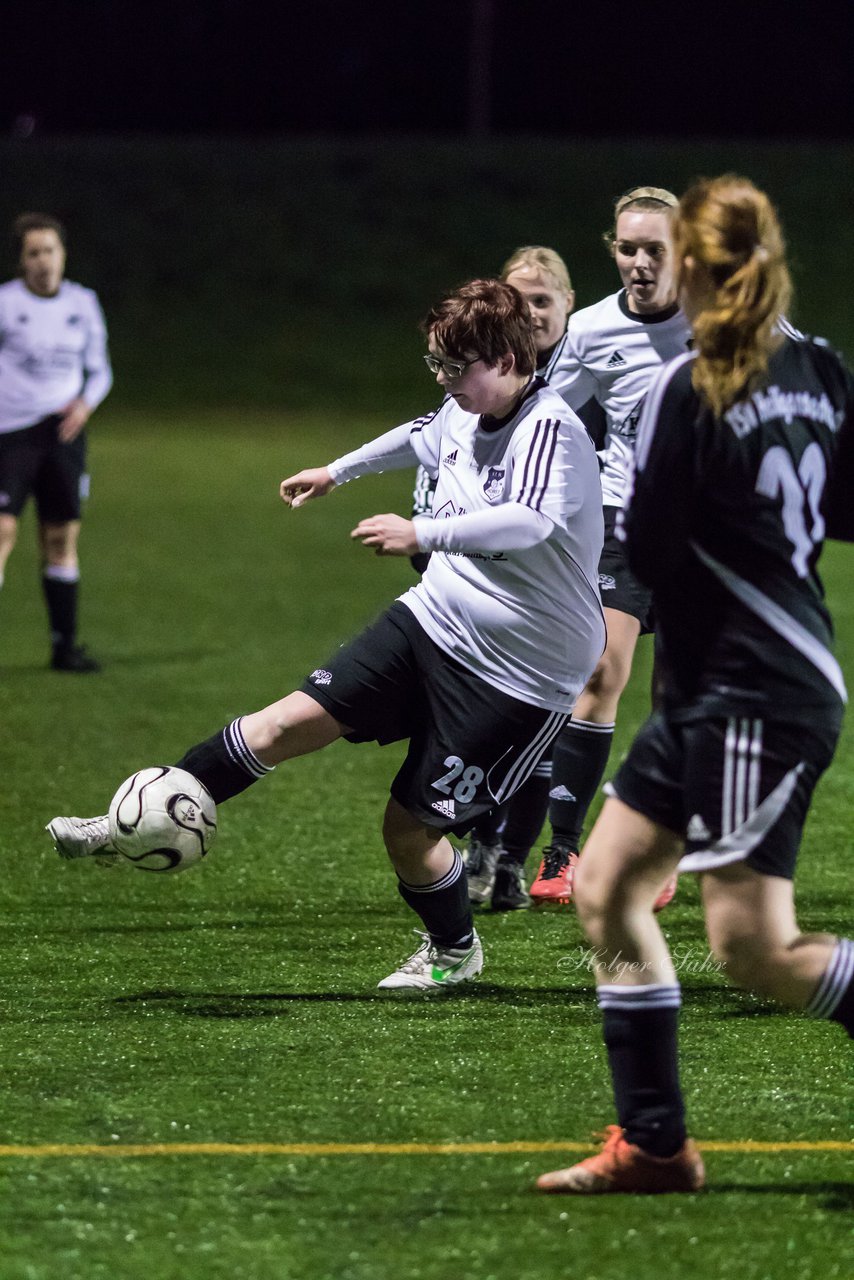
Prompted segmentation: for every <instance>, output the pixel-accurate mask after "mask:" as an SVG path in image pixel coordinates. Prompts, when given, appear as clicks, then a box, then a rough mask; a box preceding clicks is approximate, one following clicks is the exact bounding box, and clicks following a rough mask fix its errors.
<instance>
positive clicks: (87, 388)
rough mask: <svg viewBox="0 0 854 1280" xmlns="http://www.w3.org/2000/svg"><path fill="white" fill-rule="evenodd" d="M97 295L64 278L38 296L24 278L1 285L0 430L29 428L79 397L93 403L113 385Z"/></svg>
mask: <svg viewBox="0 0 854 1280" xmlns="http://www.w3.org/2000/svg"><path fill="white" fill-rule="evenodd" d="M112 381H113V376H112V371H111V368H110V359H109V355H108V354H107V329H106V325H105V323H104V315H103V312H102V311H101V307H100V304H99V302H98V298H97V296H96V294H95V293H94V292H93V291H92V290H91V289H86V288H84V287H83V285H80V284H74V283H73V281H71V280H63V282H62V284H61V285H60V287H59V290H58V291H57V293H55V294H54V295H53V296H52V297H49V298H42V297H40V296H39V295H38V294H35V293H32V292H31V291H30V290H29V289H28V288H27V286H26V285H25V284H24V282H23V280H10V281H8V282H7V283H6V284H4V285H0V433H5V432H8V431H20V430H21V429H22V428H23V427H32V426H34V425H35V424H36V423H37V422H40V421H41V420H42V419H43V418H46V417H48V416H49V415H50V414H52V413H58V412H59V411H60V410H61V409H64V408H65V406H66V405H67V404H69V403H70V402H71V401H72V400H74V399H76V397H77V396H82V397H83V399H84V400H85V401H86V403H87V404H88V405H89V407H90V409H94V408H96V407H97V406H98V405H99V404H100V403H101V401H102V400H103V399H104V397H105V396H106V394H107V392H108V391H109V390H110V387H111V386H112Z"/></svg>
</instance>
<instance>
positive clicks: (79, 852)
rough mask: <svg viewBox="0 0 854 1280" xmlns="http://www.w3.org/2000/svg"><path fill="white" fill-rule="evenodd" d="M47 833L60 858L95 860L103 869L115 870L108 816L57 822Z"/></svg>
mask: <svg viewBox="0 0 854 1280" xmlns="http://www.w3.org/2000/svg"><path fill="white" fill-rule="evenodd" d="M45 831H47V832H49V834H50V836H51V838H52V840H53V843H54V846H55V847H56V852H57V853H58V854H59V856H60V858H96V859H97V860H98V863H99V865H100V866H112V865H114V864H115V863H116V862H117V861H118V858H119V854H118V852H117V850H115V849H114V848H113V846H112V844H111V842H110V823H109V819H108V818H107V815H106V814H104V815H103V816H102V817H100V818H54V819H53V821H52V822H49V823H48V824H47V826H46V827H45Z"/></svg>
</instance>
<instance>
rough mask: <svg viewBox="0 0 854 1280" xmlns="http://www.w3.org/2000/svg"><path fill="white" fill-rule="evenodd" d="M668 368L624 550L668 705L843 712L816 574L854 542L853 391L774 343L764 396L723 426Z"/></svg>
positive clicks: (650, 402)
mask: <svg viewBox="0 0 854 1280" xmlns="http://www.w3.org/2000/svg"><path fill="white" fill-rule="evenodd" d="M695 358H696V357H695V356H694V355H692V354H688V355H685V356H681V357H679V358H678V359H676V360H673V361H671V362H670V364H668V365H666V366H665V367H664V368H663V369H662V370H661V372H660V373H659V374H658V376H657V377H656V379H655V380H654V382H653V383H652V385H651V387H650V391H649V395H648V398H647V403H646V406H645V408H644V412H643V415H642V418H641V423H640V428H639V436H638V446H637V454H636V460H635V474H634V478H633V489H632V493H631V498H630V503H629V506H628V509H627V511H626V512H625V514H624V520H623V525H622V537H623V539H624V541H625V545H626V552H627V556H628V559H629V563H630V565H631V567H632V569H633V570H634V572H635V573H636V574H637V576H638V577H639V578H640V579H641V581H642V582H645V583H646V584H647V585H648V586H650V587H651V588H652V589H653V593H654V600H655V611H656V618H657V628H658V636H659V644H660V648H661V656H662V669H663V673H664V682H665V689H664V706H665V709H666V710H667V711H668V713H669V714H671V715H673V716H674V717H675V718H679V719H683V720H686V719H695V718H698V717H700V716H704V715H708V714H733V713H745V714H756V715H761V716H764V717H765V718H766V719H783V720H788V721H793V722H795V723H805V724H806V723H814V721H815V719H816V716H817V715H821V714H824V715H825V716H827V715H829V716H830V717H831V718H833V717H834V715H839V714H840V713H841V709H842V705H843V703H844V702H845V699H846V693H845V685H844V681H843V677H842V672H841V670H840V668H839V664H838V663H837V661H836V659H835V657H834V656H833V630H832V624H831V620H830V615H829V613H828V610H827V608H826V606H825V603H824V593H823V588H822V584H821V580H820V578H819V576H818V573H817V568H816V566H817V562H818V558H819V555H820V552H821V548H822V544H823V541H824V538H825V537H834V538H841V539H844V540H846V541H854V500H852V496H853V495H854V380H852V377H851V374H850V373H849V372H848V370H847V369H846V368H845V366H844V365H843V363H842V361H841V360H840V359H839V357H838V356H836V355H835V354H834V353H833V352H832V351H830V350H829V349H828V348H827V347H826V346H825V345H824V344H822V343H818V342H815V341H811V340H807V339H802V338H796V337H792V336H788V335H787V336H785V337H784V339H783V341H782V344H781V345H780V347H779V348H778V349H777V350H776V351H775V353H774V354H773V355H772V357H771V360H770V363H769V368H768V372H767V376H766V378H765V379H764V382H763V385H762V387H761V389H760V390H757V391H755V392H754V393H753V394H752V395H750V396H749V397H748V398H746V399H744V400H742V401H740V402H739V403H737V404H735V405H734V406H733V407H732V408H730V409H729V410H727V411H726V412H725V413H724V414H723V415H722V416H721V417H720V418H716V417H715V416H714V414H713V413H712V411H711V410H710V409H709V408H708V407H707V406H706V405H705V403H704V402H703V401H702V400H701V398H700V396H699V394H698V393H697V391H695V389H694V387H693V385H692V382H691V372H692V366H693V361H694V359H695Z"/></svg>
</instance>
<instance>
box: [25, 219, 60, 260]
mask: <svg viewBox="0 0 854 1280" xmlns="http://www.w3.org/2000/svg"><path fill="white" fill-rule="evenodd" d="M28 231H55V232H56V234H57V235H58V236H59V239H60V242H61V244H62V246H63V248H65V245H66V243H67V240H66V234H65V227H64V226H63V225H62V223H61V222H60V221H59V218H54V217H53V215H52V214H50V213H19V214H18V216H17V218H16V219H15V221H14V222H13V223H12V243H13V245H14V247H15V253H16V254H17V256H18V257H20V256H21V253H22V251H23V248H24V237H25V236H26V234H27V232H28Z"/></svg>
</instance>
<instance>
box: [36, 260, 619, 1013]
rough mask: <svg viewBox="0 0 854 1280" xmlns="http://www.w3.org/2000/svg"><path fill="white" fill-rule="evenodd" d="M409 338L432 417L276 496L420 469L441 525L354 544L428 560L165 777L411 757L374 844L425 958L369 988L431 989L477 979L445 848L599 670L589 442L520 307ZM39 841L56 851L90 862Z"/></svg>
mask: <svg viewBox="0 0 854 1280" xmlns="http://www.w3.org/2000/svg"><path fill="white" fill-rule="evenodd" d="M424 330H425V333H426V335H427V340H428V353H427V355H426V356H425V362H426V364H427V368H428V369H429V370H430V372H431V373H432V374H433V375H435V378H436V382H437V384H438V394H437V397H436V398H437V399H439V400H440V404H439V407H438V408H436V409H435V410H434V411H433V412H430V413H428V414H426V415H425V416H424V417H421V418H419V419H417V420H416V421H414V422H408V423H404V424H403V425H402V426H399V427H395V428H393V429H392V430H391V431H389V432H386V433H385V435H382V436H380V437H378V438H377V439H376V440H372V441H370V442H369V443H368V444H365V445H363V446H362V447H361V448H359V449H356V450H354V451H353V452H352V453H348V454H346V455H345V456H344V457H341V458H338V459H337V460H336V461H334V462H331V463H329V464H328V465H327V466H322V467H313V468H308V469H306V470H304V471H300V472H298V473H297V474H296V475H293V476H290V477H289V478H287V479H286V480H283V481H282V483H281V486H280V494H281V497H282V499H283V500H284V502H285V503H286V504H287V505H288V506H289V507H291V508H301V507H303V506H305V505H306V504H307V503H309V502H310V500H313V499H315V498H321V497H323V496H324V495H325V494H328V493H330V492H331V491H332V489H334V488H335V486H336V485H337V484H345V483H347V482H348V481H351V480H355V479H357V478H358V477H360V476H363V475H367V474H370V473H373V472H383V471H387V470H393V469H395V468H402V467H411V466H413V465H415V464H416V463H420V464H422V465H423V466H424V467H426V469H427V470H428V471H429V472H430V474H431V475H437V477H438V479H437V483H436V495H435V500H434V510H435V512H436V514H437V517H438V518H436V519H433V517H432V516H427V515H424V516H418V517H416V518H415V519H414V520H406V519H403V518H402V517H400V516H396V515H375V516H371V517H368V518H367V519H364V520H362V521H360V523H359V524H358V525H357V527H356V528H355V529H354V530H353V531H352V534H351V536H352V537H354V538H356V539H358V540H360V541H361V542H362V543H363V544H364V545H365V546H366V547H368V548H369V549H370V550H371V551H373V552H375V553H376V554H378V555H397V556H411V555H414V554H416V553H418V552H431V553H432V554H431V556H430V561H429V563H428V565H427V568H426V569H425V571H424V576H423V578H422V579H421V581H420V582H418V583H417V584H416V585H415V586H413V587H412V588H411V589H410V590H409V591H407V592H406V593H405V594H404V595H403V596H401V597H400V599H398V600H396V601H395V602H394V603H393V604H392V605H391V606H390V607H389V608H388V609H386V610H385V612H384V613H383V614H382V615H381V616H380V617H379V618H378V619H377V621H376V622H374V623H373V624H372V625H371V626H369V627H368V628H366V630H365V631H363V632H362V634H361V635H359V636H357V637H356V638H355V639H354V640H352V641H351V642H350V643H349V644H347V645H345V646H343V647H342V648H339V649H337V650H336V651H335V653H334V655H333V656H332V657H331V658H330V659H329V660H328V661H326V662H324V663H323V664H319V665H317V666H316V667H315V669H314V670H313V671H312V672H311V674H310V675H309V676H308V677H307V679H306V680H305V682H304V683H303V685H302V687H301V688H300V689H298V690H296V691H294V692H293V693H290V694H288V695H287V696H286V697H284V698H280V699H278V700H277V701H276V702H274V703H271V704H270V705H269V706H267V707H264V708H262V710H260V711H257V712H255V713H253V714H251V715H246V716H242V717H240V718H239V719H237V720H235V721H233V722H232V723H231V724H229V725H226V727H225V728H224V729H222V730H221V731H219V732H218V733H215V734H214V735H213V736H212V737H210V738H208V739H207V740H206V741H204V742H200V743H197V744H196V745H195V746H193V747H191V748H190V750H189V751H187V752H186V753H185V754H184V756H183V757H182V758H181V759H180V760H179V761H178V766H177V767H178V768H180V769H184V770H186V771H187V772H188V773H190V774H192V775H193V777H195V778H197V779H198V780H199V781H200V782H201V783H202V785H203V786H204V787H206V788H207V790H208V792H209V793H210V796H211V798H212V800H213V802H214V803H215V804H216V805H217V806H219V805H220V804H222V803H224V801H226V800H228V799H230V798H232V797H234V796H236V795H238V794H239V793H240V792H241V791H244V790H246V788H247V787H249V786H251V785H253V784H254V783H255V782H257V781H259V780H260V779H261V778H263V777H264V776H265V775H266V774H267V773H269V772H270V770H271V769H272V768H274V767H275V766H276V765H279V764H282V763H283V762H284V761H287V760H290V759H293V758H294V757H296V756H301V755H307V754H309V753H310V752H313V751H319V750H321V749H323V748H324V747H327V746H329V745H330V744H331V743H333V742H335V741H337V739H339V738H345V739H346V740H347V741H349V742H353V743H361V742H377V743H379V744H380V745H386V744H389V743H392V742H401V741H408V750H407V754H406V757H405V759H404V761H403V763H402V765H401V767H400V769H399V771H398V773H397V775H396V777H395V778H394V780H393V781H392V784H391V796H390V798H389V800H388V802H387V804H386V808H385V814H384V816H383V823H382V839H383V842H384V844H385V847H386V851H387V853H388V855H389V859H390V861H391V864H392V867H393V869H394V872H395V874H396V877H397V889H398V893H399V894H400V897H401V898H402V899H403V900H404V902H405V903H406V904H407V906H408V907H410V909H411V910H412V911H414V912H415V913H416V915H417V916H418V917H419V918H420V920H421V922H422V925H423V928H424V932H425V934H426V940H425V942H424V944H423V945H422V946H421V947H419V948H418V950H417V951H416V953H415V954H414V955H413V956H411V957H410V958H409V960H407V961H406V962H405V963H404V964H403V965H401V966H400V968H398V969H396V970H395V971H394V973H393V974H390V975H389V976H388V977H387V978H385V979H384V980H383V983H382V985H383V987H385V988H388V987H399V988H406V987H411V988H419V989H422V990H437V989H440V988H442V987H445V986H453V985H457V984H459V983H460V982H464V981H468V980H469V979H471V978H473V977H475V976H476V975H477V974H478V973H479V972H480V969H481V967H482V964H483V958H482V951H481V947H480V942H479V940H478V938H477V935H476V934H475V932H474V925H473V916H472V907H471V902H470V900H469V887H468V882H467V880H466V873H465V868H464V866H463V862H462V859H461V857H460V854H459V852H458V850H457V849H456V848H455V847H454V845H453V844H452V843H451V841H450V840H449V839H448V836H449V835H451V834H453V835H456V836H460V837H462V836H465V835H467V834H468V833H469V832H470V831H472V830H473V829H474V827H475V825H476V823H477V822H478V821H479V820H480V819H481V818H483V817H484V816H485V815H486V814H488V813H491V812H492V811H493V810H494V809H495V808H496V807H497V806H499V805H501V804H503V803H504V801H506V800H509V799H510V797H512V796H513V795H515V794H516V792H517V791H518V790H519V789H520V788H521V787H522V786H523V785H524V784H525V783H526V781H527V780H528V779H529V778H530V777H531V775H532V774H533V773H534V771H535V770H536V768H537V766H538V764H539V763H540V761H541V760H542V759H543V757H544V756H546V755H547V753H548V752H549V751H550V749H551V746H552V743H553V742H554V740H555V738H556V737H557V735H558V734H559V733H560V731H561V729H562V728H563V727H564V725H565V724H566V722H567V718H568V716H569V714H570V712H571V710H572V707H573V704H574V702H575V699H576V698H577V696H578V694H579V692H580V691H581V689H582V687H583V685H584V684H585V682H586V681H587V679H588V677H589V675H590V673H591V671H592V670H593V667H594V666H595V664H596V660H597V658H598V656H599V654H600V653H601V652H602V649H603V646H604V643H605V625H604V619H603V617H602V608H601V603H600V599H599V592H598V588H597V571H598V561H599V552H600V550H601V546H602V538H603V517H602V508H601V502H600V499H601V490H600V486H599V468H598V463H597V460H596V452H595V448H594V446H593V442H592V441H591V439H590V437H589V435H588V434H587V432H586V431H585V429H584V427H583V425H582V423H581V422H580V421H579V419H578V418H577V417H576V416H575V414H574V413H573V412H572V411H571V410H570V409H568V408H567V406H566V404H565V402H564V401H563V400H562V399H561V398H560V396H558V395H556V394H555V393H554V392H553V391H551V390H550V388H549V387H548V385H547V384H546V383H545V382H544V381H543V380H542V379H540V378H538V377H537V376H536V352H535V344H534V336H533V322H532V319H531V313H530V310H529V308H528V305H527V303H526V302H525V299H524V298H523V297H522V295H521V294H520V293H518V292H517V291H516V290H515V289H513V288H512V287H510V286H509V285H506V284H502V283H501V282H499V281H495V280H475V281H472V282H471V283H470V284H468V285H464V286H463V287H462V288H461V289H458V290H457V291H456V292H455V293H454V294H452V295H451V296H450V297H447V298H445V299H443V300H442V301H441V302H440V303H439V304H438V305H437V306H436V307H434V308H433V310H432V311H431V312H430V313H429V314H428V316H427V317H426V319H425V321H424ZM302 518H303V519H308V520H309V521H311V520H312V519H316V518H320V517H319V516H315V515H314V514H313V513H312V514H311V515H308V516H307V517H302ZM78 821H79V820H78ZM51 825H52V828H53V829H54V831H55V833H56V835H57V842H58V844H60V843H61V844H62V847H63V848H64V849H65V850H66V851H67V850H68V849H69V848H70V847H71V846H72V845H73V844H74V842H75V840H76V839H77V838H78V837H80V839H81V840H83V842H84V843H85V839H84V837H83V833H81V832H77V834H76V835H73V834H70V833H69V831H68V828H67V827H66V826H64V825H63V826H62V828H61V829H60V825H59V824H58V823H57V822H55V823H53V824H51ZM71 825H72V827H73V826H74V824H71ZM487 889H488V891H489V892H491V889H492V885H491V883H489V884H487V883H486V882H485V883H484V886H483V887H482V892H484V893H486V892H487Z"/></svg>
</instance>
